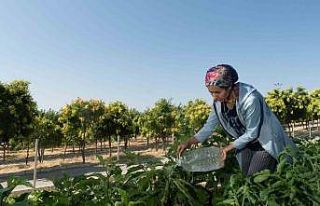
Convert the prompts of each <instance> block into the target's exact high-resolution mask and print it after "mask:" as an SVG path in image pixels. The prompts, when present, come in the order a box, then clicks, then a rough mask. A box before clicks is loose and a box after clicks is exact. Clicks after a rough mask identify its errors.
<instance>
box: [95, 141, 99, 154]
mask: <svg viewBox="0 0 320 206" xmlns="http://www.w3.org/2000/svg"><path fill="white" fill-rule="evenodd" d="M95 139H96V151H95V152H96V154H97V153H98V139H97V138H95Z"/></svg>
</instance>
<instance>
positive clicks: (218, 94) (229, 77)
mask: <svg viewBox="0 0 320 206" xmlns="http://www.w3.org/2000/svg"><path fill="white" fill-rule="evenodd" d="M237 81H238V74H237V72H236V70H235V69H234V68H233V67H232V66H230V65H227V64H220V65H217V66H215V67H212V68H210V69H209V70H208V71H207V73H206V77H205V85H206V87H207V88H208V90H209V92H210V93H211V95H212V97H213V99H214V102H213V109H212V111H211V113H210V115H209V117H208V119H207V122H206V123H205V125H204V126H203V127H202V129H200V130H199V132H198V133H197V134H196V135H195V136H194V137H193V138H190V139H189V140H188V141H186V142H185V143H183V144H181V145H179V147H178V154H179V155H180V154H181V153H182V152H183V151H184V150H185V149H187V148H189V147H190V146H191V145H192V144H197V143H199V142H204V141H205V140H206V139H207V138H208V137H209V136H211V134H212V133H213V131H214V130H215V128H216V127H217V126H218V125H219V124H220V125H221V126H222V127H223V128H224V130H225V131H226V132H227V133H228V134H229V135H230V136H231V137H233V138H234V139H235V140H234V141H233V142H232V143H230V144H229V145H227V146H226V147H224V148H223V149H222V151H221V155H222V158H223V160H225V159H226V156H227V153H228V152H230V151H232V150H234V149H235V150H236V156H237V160H238V162H239V165H240V168H241V169H242V171H243V173H244V174H245V175H247V176H250V175H252V174H253V173H255V172H258V171H261V170H264V169H269V170H272V171H273V170H274V169H275V167H276V165H277V158H278V156H279V154H280V153H281V152H282V151H283V150H284V148H285V147H286V146H291V147H293V148H295V145H294V143H293V142H292V140H291V139H289V138H288V136H287V135H286V133H285V132H284V130H283V128H282V126H281V124H280V122H279V120H278V119H277V117H276V116H275V115H274V114H273V113H272V112H271V110H270V109H269V107H268V106H267V104H266V103H265V101H264V98H263V96H262V95H261V94H260V93H259V92H258V91H257V90H256V89H255V88H254V87H252V86H251V85H248V84H245V83H241V82H238V83H237Z"/></svg>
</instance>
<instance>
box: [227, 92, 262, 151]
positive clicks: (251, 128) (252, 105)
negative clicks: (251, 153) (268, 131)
mask: <svg viewBox="0 0 320 206" xmlns="http://www.w3.org/2000/svg"><path fill="white" fill-rule="evenodd" d="M244 107H245V108H243V111H245V112H244V121H245V127H246V131H245V133H244V134H243V135H241V136H240V137H239V138H237V139H236V140H235V141H234V142H233V144H234V146H235V147H236V148H237V149H242V148H244V147H245V145H246V144H248V143H249V142H251V141H252V140H254V139H256V138H258V137H259V135H260V130H261V126H262V123H263V105H262V99H261V97H260V96H259V95H256V94H251V95H250V97H248V99H247V100H246V104H245V105H244Z"/></svg>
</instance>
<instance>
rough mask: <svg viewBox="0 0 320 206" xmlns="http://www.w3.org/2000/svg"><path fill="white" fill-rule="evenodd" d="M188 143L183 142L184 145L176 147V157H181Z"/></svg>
mask: <svg viewBox="0 0 320 206" xmlns="http://www.w3.org/2000/svg"><path fill="white" fill-rule="evenodd" d="M189 147H190V146H189V143H188V142H185V143H182V144H180V145H179V146H178V149H177V155H178V157H180V156H181V154H182V153H183V152H184V151H185V150H186V149H187V148H189Z"/></svg>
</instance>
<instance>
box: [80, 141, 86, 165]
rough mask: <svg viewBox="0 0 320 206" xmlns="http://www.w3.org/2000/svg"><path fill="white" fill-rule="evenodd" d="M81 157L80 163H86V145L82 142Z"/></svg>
mask: <svg viewBox="0 0 320 206" xmlns="http://www.w3.org/2000/svg"><path fill="white" fill-rule="evenodd" d="M80 145H81V156H82V163H83V164H85V163H86V156H85V153H84V150H85V147H86V143H85V141H84V140H81V143H80Z"/></svg>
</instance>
